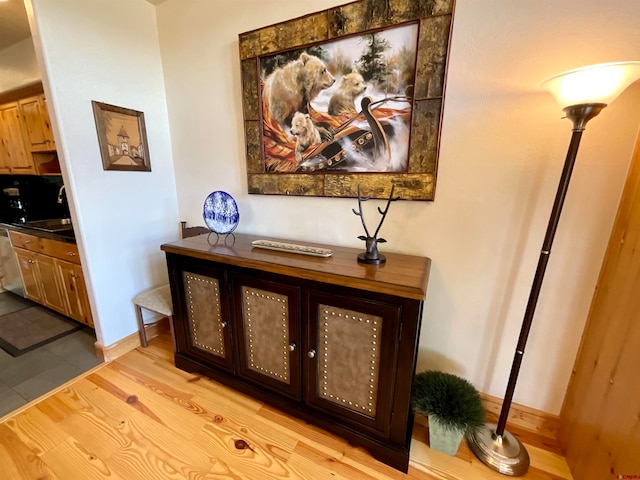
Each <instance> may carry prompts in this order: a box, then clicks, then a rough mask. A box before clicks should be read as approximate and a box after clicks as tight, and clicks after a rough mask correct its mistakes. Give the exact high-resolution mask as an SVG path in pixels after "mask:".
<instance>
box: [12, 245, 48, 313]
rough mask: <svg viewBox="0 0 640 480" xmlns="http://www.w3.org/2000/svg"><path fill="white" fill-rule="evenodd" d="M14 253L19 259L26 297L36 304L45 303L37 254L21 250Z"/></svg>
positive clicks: (16, 249)
mask: <svg viewBox="0 0 640 480" xmlns="http://www.w3.org/2000/svg"><path fill="white" fill-rule="evenodd" d="M14 251H15V253H16V258H17V259H18V269H19V270H20V275H21V276H22V283H23V286H24V294H25V296H26V297H27V298H29V299H31V300H33V301H34V302H38V303H43V302H42V293H41V290H40V281H39V277H38V270H37V267H36V255H37V253H33V252H29V251H27V250H22V249H20V248H15V249H14Z"/></svg>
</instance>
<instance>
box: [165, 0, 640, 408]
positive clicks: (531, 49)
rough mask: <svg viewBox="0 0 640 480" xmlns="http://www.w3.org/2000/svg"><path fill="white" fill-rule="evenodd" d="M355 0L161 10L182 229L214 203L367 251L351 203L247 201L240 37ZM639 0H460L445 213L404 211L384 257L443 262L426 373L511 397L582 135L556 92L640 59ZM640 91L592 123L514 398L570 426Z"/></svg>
mask: <svg viewBox="0 0 640 480" xmlns="http://www.w3.org/2000/svg"><path fill="white" fill-rule="evenodd" d="M341 3H344V2H342V1H339V0H308V1H304V2H300V1H297V0H280V1H277V2H274V1H271V2H264V1H261V0H218V1H215V2H212V1H209V2H207V1H198V0H169V1H168V2H167V3H164V4H162V5H160V6H158V7H157V14H158V29H159V37H160V46H161V51H162V61H163V66H164V73H165V82H166V93H167V104H168V108H169V120H170V124H171V135H172V144H173V155H174V162H175V170H176V182H177V187H178V199H179V213H180V218H181V219H185V220H188V221H189V222H190V223H193V224H202V219H201V211H202V202H203V201H204V198H205V197H206V195H207V194H208V193H210V192H211V191H213V190H218V189H221V190H225V191H228V192H229V193H231V194H232V195H233V196H234V197H235V198H236V200H237V201H238V204H239V207H240V226H239V227H238V231H241V232H247V233H255V234H258V235H260V234H264V235H272V236H277V237H282V238H285V239H290V240H294V241H302V242H304V241H305V240H307V241H311V240H313V241H319V242H324V243H327V244H335V245H348V246H353V247H362V242H360V241H359V240H357V239H356V237H357V236H358V235H360V234H361V233H362V232H361V228H362V227H361V225H360V222H359V220H358V219H357V218H356V217H355V216H354V215H353V213H351V208H352V207H353V206H354V200H352V199H332V198H302V197H296V198H287V197H280V196H261V195H251V196H250V195H248V194H247V183H246V168H245V158H244V136H243V130H242V108H241V90H240V65H239V60H238V42H237V35H238V34H239V33H242V32H245V31H248V30H252V29H255V28H259V27H263V26H266V25H269V24H271V23H275V22H279V21H284V20H288V19H291V18H293V17H295V16H298V15H303V14H307V13H311V12H314V11H318V10H323V9H326V8H329V7H331V6H335V5H339V4H341ZM639 23H640V9H638V8H637V1H636V0H612V1H611V2H607V4H606V5H603V3H602V2H601V1H596V0H589V1H585V0H565V1H563V2H557V1H555V0H541V1H539V2H509V1H507V0H485V1H483V2H478V1H472V0H458V1H457V7H456V14H455V20H454V29H453V40H452V45H451V53H450V59H449V72H448V80H447V92H446V100H445V106H444V119H443V127H442V144H441V152H440V157H439V168H438V183H437V189H436V196H435V201H434V202H432V203H425V202H398V203H394V204H393V205H392V206H391V209H390V212H389V215H388V217H387V220H386V222H385V225H384V226H383V227H382V231H381V234H382V235H383V236H384V237H385V238H386V239H387V240H388V241H389V243H387V244H385V246H384V248H383V251H384V250H385V249H386V250H388V251H398V252H404V253H410V254H420V255H425V256H428V257H430V258H431V259H432V260H433V267H432V272H431V279H430V284H429V292H428V294H427V300H426V305H425V313H424V318H423V322H422V337H421V341H420V353H419V364H418V368H419V369H426V368H438V369H440V368H441V369H445V370H447V371H450V372H453V373H457V374H460V375H463V376H465V377H467V378H468V379H470V380H471V381H472V382H473V383H474V384H475V385H476V386H477V387H478V388H479V389H480V390H482V391H484V392H487V393H490V394H493V395H496V396H500V397H502V396H503V395H504V389H505V387H506V382H507V378H508V375H509V369H510V366H511V360H512V357H513V352H514V348H515V344H516V340H517V337H518V334H519V329H520V324H521V320H522V316H523V313H524V309H525V305H526V301H527V297H528V294H529V289H530V286H531V281H532V278H533V275H534V271H535V266H536V262H537V259H538V255H539V252H540V246H541V243H542V239H543V236H544V231H545V228H546V224H547V220H548V218H549V213H550V210H551V205H552V203H553V198H554V195H555V190H556V187H557V182H558V179H559V175H560V171H561V169H562V164H563V161H564V157H565V154H566V149H567V147H568V143H569V138H570V134H571V132H570V130H571V124H570V122H569V121H568V120H561V118H560V117H561V116H562V112H561V111H559V109H558V107H557V106H556V105H555V103H554V100H553V99H552V97H551V96H550V95H549V94H547V93H545V92H543V91H542V90H541V89H540V87H539V85H540V83H541V82H542V81H543V80H544V79H545V78H547V77H549V76H551V75H553V74H555V73H559V72H561V71H564V70H568V69H570V68H575V67H579V66H583V65H588V64H592V63H599V62H607V61H620V60H631V59H633V60H638V51H639V48H640V30H639V29H638V28H637V25H638V24H639ZM639 101H640V84H636V85H635V86H634V87H632V88H630V89H629V90H628V91H627V92H626V93H625V94H623V96H621V97H620V98H619V99H618V100H617V102H615V103H614V104H613V105H611V106H610V107H608V108H607V109H605V111H604V112H603V113H602V114H601V115H600V117H598V118H596V119H595V120H593V121H592V122H591V124H589V126H588V127H587V131H586V133H585V135H584V139H583V143H582V146H581V150H580V154H579V158H578V162H577V165H576V168H575V170H574V175H573V180H572V183H571V188H570V191H569V193H568V197H567V200H566V203H565V208H564V213H563V217H562V220H561V223H560V226H559V230H558V234H557V237H556V242H555V245H554V249H553V254H552V256H551V260H550V264H549V268H548V270H547V275H546V279H545V282H544V286H543V290H542V294H541V297H540V302H539V306H538V311H537V314H536V318H535V322H534V326H533V329H532V332H531V336H530V339H529V343H528V347H527V352H526V355H525V357H524V364H523V367H522V371H521V374H520V379H519V382H518V387H517V389H516V394H515V401H516V402H519V403H523V404H526V405H529V406H532V407H535V408H539V409H542V410H545V411H548V412H552V413H558V412H559V410H560V407H561V403H562V399H563V397H564V393H565V389H566V385H567V381H568V378H569V375H570V371H571V368H572V365H573V361H574V358H575V355H576V351H577V348H578V345H579V341H580V335H581V333H582V328H583V325H584V322H585V319H586V315H587V312H588V309H589V304H590V300H591V297H592V294H593V289H594V285H595V282H596V279H597V275H598V272H599V269H600V264H601V261H602V257H603V253H604V250H605V247H606V243H607V240H608V236H609V232H610V230H611V226H612V223H613V219H614V216H615V212H616V207H617V204H618V201H619V198H620V194H621V189H622V184H623V181H624V178H625V174H626V171H627V168H628V165H629V161H630V157H631V152H632V147H633V141H634V137H635V135H636V132H637V130H638V125H639V124H640V110H639V109H638V108H637V105H638V102H639Z"/></svg>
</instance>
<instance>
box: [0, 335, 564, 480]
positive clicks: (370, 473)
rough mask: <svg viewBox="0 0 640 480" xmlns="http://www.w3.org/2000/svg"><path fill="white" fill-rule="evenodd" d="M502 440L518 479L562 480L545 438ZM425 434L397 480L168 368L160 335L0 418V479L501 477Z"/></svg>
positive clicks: (360, 457) (259, 407) (322, 435)
mask: <svg viewBox="0 0 640 480" xmlns="http://www.w3.org/2000/svg"><path fill="white" fill-rule="evenodd" d="M510 431H512V430H511V429H510ZM512 433H514V434H516V435H518V436H519V437H520V438H521V440H522V441H524V442H525V443H526V444H527V447H528V451H529V453H530V455H531V459H532V467H531V469H530V470H529V472H528V473H527V474H526V475H525V476H524V477H521V478H523V479H529V480H531V479H535V480H538V479H554V480H557V479H570V478H571V476H570V474H569V471H568V468H567V464H566V462H565V461H564V459H563V458H562V457H561V456H560V455H559V452H558V449H557V446H556V445H555V442H554V441H553V440H550V439H549V438H547V437H540V436H536V435H533V434H528V433H527V432H524V431H517V430H516V431H512ZM427 438H428V432H427V428H426V426H425V422H424V419H423V418H422V417H419V418H418V419H417V424H416V426H415V428H414V435H413V442H412V447H411V464H410V467H409V473H408V475H405V474H403V473H400V472H399V471H397V470H394V469H392V468H390V467H388V466H386V465H384V464H382V463H380V462H377V461H376V460H374V459H373V458H372V457H371V456H370V455H368V454H367V452H366V451H364V450H363V449H361V448H357V447H354V446H351V445H349V444H348V443H347V442H345V441H344V440H342V439H340V438H338V437H336V436H333V435H331V434H328V433H326V432H324V431H323V430H321V429H319V428H316V427H314V426H311V425H308V424H306V423H305V422H302V421H300V420H297V419H295V418H292V417H289V416H287V415H284V414H282V413H280V412H279V411H277V410H275V409H273V408H271V407H269V406H266V405H264V404H262V403H260V402H257V401H255V400H253V399H251V398H249V397H247V396H245V395H242V394H239V393H237V392H235V391H233V390H231V389H228V388H226V387H224V386H222V385H220V384H218V383H216V382H213V381H211V380H208V379H206V378H203V377H200V376H197V375H193V374H189V373H187V372H183V371H181V370H178V369H176V368H175V367H174V366H173V359H172V353H171V341H170V338H169V336H168V335H163V336H161V337H159V338H156V339H154V340H152V341H151V342H150V346H149V348H147V349H142V348H139V349H136V350H134V351H132V352H130V353H128V354H126V355H124V356H123V357H121V358H119V359H117V360H115V361H113V362H111V363H108V364H103V365H100V366H98V367H96V368H95V369H93V370H92V371H90V372H88V373H87V374H85V375H84V376H82V377H79V378H78V379H75V380H73V381H71V382H69V383H67V384H66V385H64V386H62V387H60V388H59V389H57V390H56V391H54V392H52V393H51V394H50V395H49V396H47V397H46V398H40V399H38V400H37V401H35V402H32V403H31V404H29V405H27V406H25V407H24V408H22V409H21V410H19V411H16V412H13V413H12V414H10V415H8V416H5V417H4V418H2V419H0V472H2V475H1V476H2V479H3V480H8V479H50V478H57V479H62V480H67V479H74V480H75V479H103V478H108V479H111V480H118V479H123V480H134V479H153V480H159V479H194V480H195V479H233V480H239V479H249V480H262V479H283V478H286V479H335V480H339V479H376V480H377V479H381V480H387V479H394V480H399V479H414V480H426V479H429V480H433V479H437V480H455V479H460V480H485V479H488V480H491V479H496V480H497V479H504V478H506V477H504V476H502V475H500V474H498V473H495V472H493V471H491V470H489V469H488V468H486V467H485V466H484V465H483V464H482V463H481V462H480V461H479V460H477V459H476V458H475V457H474V455H473V453H471V451H470V450H469V448H468V447H467V446H466V444H464V445H463V446H462V447H461V448H460V450H459V452H458V454H457V455H456V456H455V457H450V456H447V455H444V454H440V453H439V452H436V451H433V450H431V449H430V448H429V447H428V446H427V445H426V443H425V442H426V439H427Z"/></svg>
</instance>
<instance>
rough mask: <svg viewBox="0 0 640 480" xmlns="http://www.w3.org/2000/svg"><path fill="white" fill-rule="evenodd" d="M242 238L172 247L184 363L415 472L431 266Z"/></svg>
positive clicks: (203, 239) (179, 352)
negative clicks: (417, 396) (324, 254)
mask: <svg viewBox="0 0 640 480" xmlns="http://www.w3.org/2000/svg"><path fill="white" fill-rule="evenodd" d="M256 239H257V237H253V236H250V235H242V234H238V235H236V238H235V242H233V244H232V245H231V244H230V243H231V239H229V240H228V242H227V244H225V243H224V242H223V241H222V240H220V242H219V243H217V244H215V245H210V244H209V243H208V241H207V235H201V236H198V237H193V238H188V239H184V240H181V241H178V242H174V243H168V244H164V245H162V247H161V248H162V250H163V251H165V253H166V257H167V265H168V269H169V278H170V283H171V294H172V299H173V304H174V317H173V320H174V325H173V327H174V328H173V330H174V335H175V341H176V342H175V343H176V352H175V362H176V366H178V367H179V368H181V369H183V370H186V371H189V372H198V373H203V374H205V375H207V376H209V377H211V378H213V379H215V380H217V381H220V382H221V383H224V384H226V385H229V386H231V387H233V388H235V389H237V390H239V391H242V392H244V393H246V394H248V395H251V396H252V397H255V398H258V399H260V400H261V401H265V402H267V403H270V404H271V405H274V406H275V407H277V408H280V409H282V410H283V411H285V412H287V413H289V414H292V415H294V416H298V417H300V418H302V419H304V420H306V421H308V422H310V423H314V424H316V425H318V426H320V427H322V428H324V429H326V430H328V431H331V432H333V433H336V434H338V435H341V436H342V437H344V438H345V439H347V440H348V441H350V442H352V443H354V444H358V445H360V446H363V447H365V448H366V449H368V450H369V451H370V452H371V453H372V454H373V455H374V456H375V457H376V458H378V459H379V460H381V461H382V462H384V463H387V464H389V465H391V466H393V467H395V468H397V469H399V470H402V471H404V472H406V471H407V468H408V462H409V447H410V442H411V431H412V428H413V415H412V413H411V408H410V395H411V384H412V380H413V376H414V371H415V363H416V355H417V346H418V339H419V333H420V322H421V317H422V307H423V301H424V298H425V295H426V288H427V280H428V275H429V267H430V260H429V259H428V258H425V257H416V256H408V255H400V254H392V253H389V254H387V253H386V252H385V255H386V256H387V262H386V264H384V265H381V266H373V265H363V264H359V263H358V262H357V260H356V258H357V254H358V253H360V251H359V250H357V249H352V248H344V247H330V248H332V249H333V252H334V253H333V255H332V256H331V257H328V258H320V257H311V256H305V255H299V254H294V253H284V252H275V251H269V250H264V249H259V248H256V247H253V246H252V245H251V242H252V241H253V240H256Z"/></svg>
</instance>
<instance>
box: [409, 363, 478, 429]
mask: <svg viewBox="0 0 640 480" xmlns="http://www.w3.org/2000/svg"><path fill="white" fill-rule="evenodd" d="M411 406H412V407H413V409H414V410H415V411H417V412H420V413H423V414H424V415H435V416H437V417H438V419H439V420H440V421H441V422H442V424H443V425H444V426H445V428H449V429H467V428H469V429H474V428H478V427H480V426H481V425H482V424H483V423H484V408H483V407H482V401H481V400H480V394H479V393H478V390H476V388H475V387H474V386H473V385H472V384H471V383H470V382H469V381H468V380H465V379H464V378H460V377H458V376H456V375H452V374H450V373H444V372H436V371H433V370H428V371H426V372H422V373H419V374H417V375H416V376H415V378H414V380H413V390H412V392H411Z"/></svg>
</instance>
